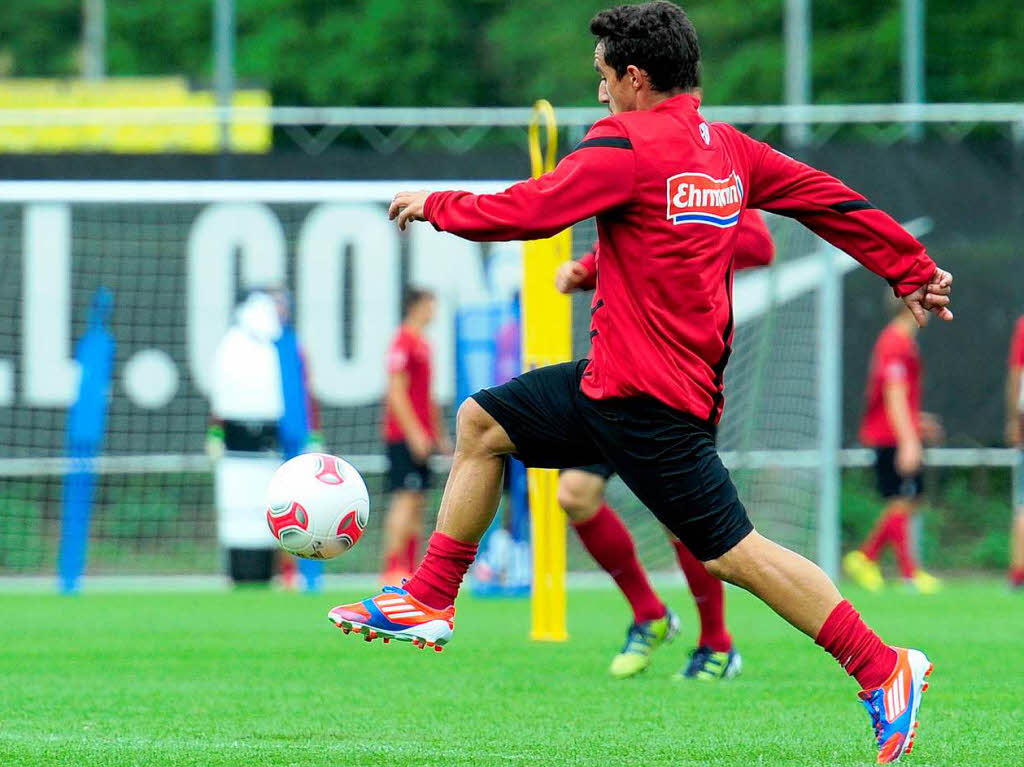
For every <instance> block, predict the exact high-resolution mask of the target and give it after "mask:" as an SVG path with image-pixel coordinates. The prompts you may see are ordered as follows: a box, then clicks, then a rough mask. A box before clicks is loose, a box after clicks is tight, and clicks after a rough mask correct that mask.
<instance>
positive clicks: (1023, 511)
mask: <svg viewBox="0 0 1024 767" xmlns="http://www.w3.org/2000/svg"><path fill="white" fill-rule="evenodd" d="M1009 363H1010V364H1009V373H1008V374H1007V378H1006V442H1007V444H1008V445H1009V446H1010V447H1016V448H1019V449H1020V452H1019V454H1018V463H1017V474H1016V482H1015V484H1014V490H1013V495H1014V497H1013V504H1014V514H1013V527H1012V529H1011V532H1010V573H1009V578H1010V587H1011V588H1014V589H1020V588H1022V587H1024V375H1022V372H1024V316H1021V317H1020V318H1019V319H1018V320H1017V324H1016V326H1015V327H1014V331H1013V339H1012V340H1011V341H1010V360H1009Z"/></svg>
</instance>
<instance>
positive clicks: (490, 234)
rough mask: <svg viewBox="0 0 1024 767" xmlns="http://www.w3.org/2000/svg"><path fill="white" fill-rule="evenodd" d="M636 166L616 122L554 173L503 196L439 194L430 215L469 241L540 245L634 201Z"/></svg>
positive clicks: (602, 126) (605, 124) (598, 128)
mask: <svg viewBox="0 0 1024 767" xmlns="http://www.w3.org/2000/svg"><path fill="white" fill-rule="evenodd" d="M635 173H636V163H635V160H634V158H633V148H632V145H631V144H630V141H629V139H628V138H626V136H625V135H624V131H623V130H622V128H621V127H619V125H618V124H617V123H615V122H614V121H613V120H611V119H610V118H606V119H604V120H600V121H599V122H597V123H595V124H594V127H593V128H591V129H590V132H589V133H588V134H587V135H586V137H585V138H584V139H583V141H581V142H580V144H579V145H578V146H577V147H576V149H574V150H573V151H572V152H571V153H570V154H568V155H567V156H566V157H565V158H563V159H562V161H561V162H560V163H558V166H557V167H556V168H555V169H554V170H553V171H551V172H550V173H545V174H544V175H543V176H541V177H540V178H535V179H530V180H529V181H523V182H520V183H518V184H514V185H512V186H510V187H509V188H508V189H506V190H505V191H504V192H499V193H498V194H470V193H469V192H460V191H452V192H435V193H434V194H432V195H430V196H429V197H427V201H426V204H425V205H424V207H423V212H424V215H425V216H426V218H427V220H428V221H430V223H432V224H433V225H434V227H435V228H436V229H439V230H441V231H445V232H451V233H452V234H457V235H458V236H460V237H464V238H466V239H467V240H476V241H492V240H536V239H542V238H545V237H551V236H552V235H555V234H558V232H560V231H562V230H563V229H565V228H566V227H568V226H571V225H572V224H575V223H577V222H579V221H583V220H585V219H588V218H590V217H592V216H596V215H597V214H599V213H604V212H605V211H608V210H613V209H614V208H617V207H620V206H621V205H623V204H625V203H626V202H628V201H629V199H630V196H631V193H632V191H633V184H632V183H623V181H624V180H625V179H633V178H634V176H635Z"/></svg>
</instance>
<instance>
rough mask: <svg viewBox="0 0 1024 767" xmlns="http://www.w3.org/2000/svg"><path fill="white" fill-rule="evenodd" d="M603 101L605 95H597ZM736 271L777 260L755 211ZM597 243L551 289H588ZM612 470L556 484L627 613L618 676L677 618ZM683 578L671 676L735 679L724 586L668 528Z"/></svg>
mask: <svg viewBox="0 0 1024 767" xmlns="http://www.w3.org/2000/svg"><path fill="white" fill-rule="evenodd" d="M598 100H599V101H601V102H602V103H606V102H607V94H606V93H604V92H603V88H602V92H599V93H598ZM736 241H737V243H736V251H735V253H734V254H733V259H734V263H735V268H736V269H737V270H740V269H748V268H751V267H755V266H767V265H768V264H770V263H771V261H772V259H773V257H774V255H775V246H774V243H773V242H772V237H771V233H770V232H769V231H768V226H767V225H766V224H765V222H764V219H763V218H762V217H761V214H760V213H758V212H757V211H756V210H747V211H745V212H744V214H743V217H742V218H741V219H740V223H739V226H738V231H737V233H736ZM597 254H598V246H597V244H596V243H595V245H594V248H593V249H592V250H591V251H589V252H588V253H587V254H586V255H584V256H583V258H581V259H579V260H578V261H567V262H566V263H564V264H562V266H561V267H560V268H559V270H558V274H557V276H556V279H555V286H556V287H557V288H558V290H560V291H561V292H563V293H571V292H575V291H577V290H592V289H593V288H594V286H595V284H596V281H597V265H598V255H597ZM613 474H614V469H613V468H612V467H611V466H609V465H608V464H607V463H597V464H591V465H589V466H581V467H579V468H576V469H566V470H564V471H563V472H562V473H561V475H560V476H559V480H558V503H559V505H560V506H561V507H562V508H563V509H565V513H566V514H567V515H568V517H569V521H570V523H571V524H572V527H573V529H574V530H575V531H576V534H577V535H578V536H579V538H580V542H581V543H582V544H583V547H584V548H585V549H586V550H587V551H588V552H589V553H590V555H591V556H592V557H593V558H594V560H595V561H596V562H597V563H598V564H599V565H600V566H601V567H602V568H603V569H604V570H605V572H607V573H608V574H609V575H610V576H611V577H612V579H613V580H614V581H615V583H616V585H618V587H619V589H620V591H622V594H623V596H624V597H625V598H626V601H627V602H629V606H630V608H631V609H632V611H633V623H632V624H631V625H630V627H629V628H628V629H627V631H626V641H625V644H624V645H623V647H622V650H621V651H620V652H619V653H618V654H617V655H616V656H615V657H614V658H612V663H611V667H610V668H609V672H610V673H611V675H612V676H614V677H617V678H625V677H629V676H633V675H634V674H638V673H640V672H641V671H643V670H645V669H646V668H647V667H648V666H649V665H650V658H651V653H652V652H653V651H654V650H655V649H657V648H658V647H660V646H661V645H662V644H665V643H667V642H669V641H671V639H672V638H673V637H674V636H675V634H676V632H677V631H678V630H679V617H678V616H677V615H676V614H675V613H674V612H673V611H672V610H671V609H670V608H668V607H667V606H666V605H665V603H664V602H663V601H662V600H661V598H660V597H659V596H658V595H657V594H656V593H655V591H654V589H653V588H652V586H651V584H650V580H649V579H648V578H647V574H646V572H644V568H643V565H641V564H640V560H639V558H638V556H637V552H636V546H635V545H634V544H633V539H632V537H631V536H630V534H629V531H628V530H627V529H626V526H625V525H624V524H623V522H622V519H621V518H620V517H619V516H618V514H616V512H615V510H614V509H613V508H612V507H611V506H609V505H608V504H607V503H606V501H605V497H604V494H605V488H606V486H607V484H608V480H609V479H610V478H611V476H612V475H613ZM666 533H667V535H668V537H669V540H670V541H671V543H672V546H673V548H674V549H675V552H676V559H677V560H678V562H679V566H680V568H681V569H682V571H683V574H684V575H685V576H686V582H687V584H688V585H689V587H690V594H691V595H692V596H693V601H694V605H695V606H696V608H697V614H698V616H699V621H700V633H699V635H698V638H697V645H696V647H695V649H694V650H693V651H692V652H691V653H690V661H689V663H687V665H686V666H685V667H684V668H682V669H680V671H679V673H678V674H677V675H676V677H677V678H685V679H699V680H702V681H711V680H718V679H728V678H730V677H733V676H736V674H738V673H739V672H740V670H741V669H742V667H743V659H742V658H741V657H740V654H739V652H737V651H736V649H735V648H734V647H733V643H732V636H731V634H730V633H729V630H728V629H727V628H726V622H725V589H724V588H723V585H722V582H721V581H720V580H719V579H718V578H716V577H715V576H713V575H711V574H710V573H709V572H708V571H707V568H706V567H704V564H703V563H702V562H701V561H700V560H699V559H697V558H696V557H695V556H694V555H693V553H692V552H691V551H690V550H689V549H688V548H687V547H686V544H684V543H683V542H682V541H680V540H679V539H678V538H676V537H675V536H674V535H672V534H671V533H670V532H668V531H667V530H666Z"/></svg>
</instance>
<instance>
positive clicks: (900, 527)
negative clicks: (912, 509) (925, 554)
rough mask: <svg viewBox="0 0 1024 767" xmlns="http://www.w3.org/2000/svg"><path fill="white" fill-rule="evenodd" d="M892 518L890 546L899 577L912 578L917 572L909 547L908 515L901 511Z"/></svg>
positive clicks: (915, 562)
mask: <svg viewBox="0 0 1024 767" xmlns="http://www.w3.org/2000/svg"><path fill="white" fill-rule="evenodd" d="M893 518H894V521H893V527H894V531H893V536H892V544H893V547H894V548H895V549H896V562H897V564H898V565H899V568H900V575H902V576H903V577H904V578H912V577H914V573H915V572H917V561H916V560H915V558H914V552H913V551H911V545H910V514H908V513H906V512H905V511H902V510H901V511H899V512H896V511H894V512H893Z"/></svg>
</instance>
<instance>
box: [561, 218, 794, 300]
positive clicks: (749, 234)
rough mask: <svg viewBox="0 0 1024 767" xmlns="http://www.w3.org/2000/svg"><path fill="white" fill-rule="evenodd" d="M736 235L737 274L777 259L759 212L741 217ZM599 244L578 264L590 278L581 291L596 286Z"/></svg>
mask: <svg viewBox="0 0 1024 767" xmlns="http://www.w3.org/2000/svg"><path fill="white" fill-rule="evenodd" d="M738 230H739V231H737V232H736V250H734V251H733V254H732V263H733V268H734V269H735V270H736V271H737V272H741V271H743V270H744V269H753V268H755V267H758V266H768V265H769V264H771V262H772V261H774V260H775V241H774V240H773V239H772V233H771V231H770V230H769V229H768V224H766V223H765V222H764V217H763V216H762V215H761V214H760V213H758V212H757V211H756V210H752V209H748V210H745V211H743V215H741V216H740V223H739V227H738ZM598 250H599V243H596V242H595V243H594V246H593V247H592V248H591V249H590V250H588V251H587V252H586V253H584V254H583V256H582V257H581V258H580V260H579V263H580V266H582V267H583V268H584V269H586V270H587V276H586V277H585V278H584V279H583V281H582V282H580V289H581V290H593V289H594V288H595V287H597V254H598Z"/></svg>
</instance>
